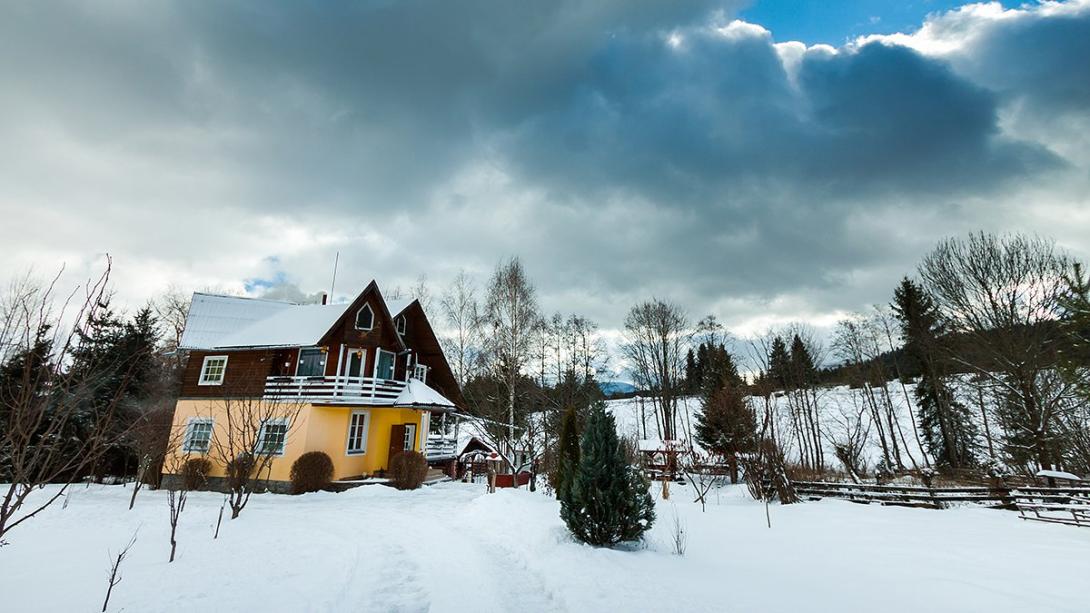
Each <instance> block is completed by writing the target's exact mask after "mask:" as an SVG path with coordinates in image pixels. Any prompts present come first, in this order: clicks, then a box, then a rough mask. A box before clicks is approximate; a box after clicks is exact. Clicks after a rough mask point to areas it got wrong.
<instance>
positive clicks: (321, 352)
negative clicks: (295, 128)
mask: <svg viewBox="0 0 1090 613" xmlns="http://www.w3.org/2000/svg"><path fill="white" fill-rule="evenodd" d="M181 347H182V348H183V349H186V350H188V352H189V359H188V363H187V366H186V369H185V372H184V375H183V380H182V389H181V396H180V398H179V400H178V403H177V405H176V407H175V411H174V428H175V432H174V434H175V440H181V441H182V443H181V445H180V449H179V450H178V453H184V454H185V455H186V456H194V455H196V456H200V455H208V456H209V459H212V460H214V459H215V456H216V454H215V453H211V452H212V451H213V447H215V446H216V445H217V440H222V439H224V438H226V437H228V436H229V434H228V430H229V427H230V425H229V424H228V423H227V414H228V411H227V407H228V406H232V403H233V405H234V406H238V405H239V404H240V403H242V402H247V403H251V404H258V405H259V406H266V407H268V406H274V405H275V406H288V405H291V406H292V409H293V410H292V413H295V412H297V416H296V417H295V419H294V421H293V423H284V421H283V420H278V419H272V418H268V417H266V418H265V419H264V420H263V423H261V424H260V433H259V441H258V445H257V448H258V449H259V450H263V451H268V452H270V453H271V454H272V456H273V459H272V462H271V467H270V469H269V471H268V479H269V481H270V488H271V489H283V488H284V487H286V485H287V483H288V481H289V475H290V471H291V465H292V463H293V462H294V461H295V460H296V459H297V458H298V457H299V456H300V455H302V454H303V453H306V452H308V451H323V452H325V453H326V454H328V455H329V457H330V458H331V459H332V460H333V465H334V479H345V478H353V477H358V476H366V475H373V474H375V473H380V472H381V471H384V470H386V469H387V468H389V465H390V459H391V458H393V457H394V456H395V455H397V454H398V453H401V452H402V451H404V450H415V451H420V452H423V453H425V454H426V455H427V452H428V449H427V446H428V442H429V436H428V433H429V423H430V422H431V420H432V416H433V415H442V414H444V413H447V412H452V411H454V410H455V409H456V408H457V407H458V406H460V405H462V404H463V402H462V396H461V392H460V390H459V388H458V385H457V383H456V380H455V378H454V375H453V373H452V372H451V370H450V366H449V365H448V363H447V360H446V358H445V357H444V355H443V351H442V349H441V347H440V345H439V341H438V339H437V338H436V336H435V333H434V331H433V330H432V327H431V324H430V323H429V322H428V318H427V316H426V315H425V313H424V310H423V308H422V307H421V305H420V303H419V302H418V301H416V300H385V299H384V298H383V296H382V294H381V293H380V291H379V289H378V286H377V284H376V283H375V282H374V281H372V282H371V283H370V284H369V285H368V286H367V287H366V288H365V289H364V290H363V291H362V292H361V293H360V294H359V295H358V296H357V297H356V298H355V299H354V300H352V301H351V302H348V303H345V304H320V305H299V304H293V303H289V302H280V301H272V300H262V299H253V298H239V297H234V296H219V295H212V294H205V293H196V294H194V295H193V302H192V304H191V307H190V311H189V316H188V318H187V321H186V327H185V332H184V334H183V335H182V340H181ZM266 414H267V415H271V414H272V412H266ZM235 419H236V421H237V417H236V418H235ZM265 422H267V423H265ZM235 427H237V424H236V425H235ZM221 455H222V454H221ZM440 455H442V454H440ZM449 455H450V456H451V458H453V449H451V451H450V452H449ZM436 459H447V458H436ZM175 464H177V463H175ZM168 465H169V463H168ZM223 475H224V467H223V466H214V467H213V472H212V473H211V476H212V477H213V478H216V477H222V476H223Z"/></svg>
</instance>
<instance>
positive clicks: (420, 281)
mask: <svg viewBox="0 0 1090 613" xmlns="http://www.w3.org/2000/svg"><path fill="white" fill-rule="evenodd" d="M411 294H412V297H413V298H414V299H416V301H417V302H419V303H420V306H421V308H423V309H424V312H425V313H428V312H430V311H431V304H432V295H431V287H430V286H429V285H428V275H426V274H422V275H420V276H419V277H417V279H416V283H415V284H414V285H413V287H412V290H411Z"/></svg>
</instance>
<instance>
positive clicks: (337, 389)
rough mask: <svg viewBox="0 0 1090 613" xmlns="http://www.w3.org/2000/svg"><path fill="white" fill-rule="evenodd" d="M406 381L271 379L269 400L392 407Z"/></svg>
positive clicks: (315, 378)
mask: <svg viewBox="0 0 1090 613" xmlns="http://www.w3.org/2000/svg"><path fill="white" fill-rule="evenodd" d="M405 385H406V384H405V382H404V381H394V380H392V379H375V378H372V377H269V378H268V379H266V380H265V398H266V399H268V400H277V401H283V402H295V401H298V402H321V403H330V404H360V405H374V406H382V405H392V404H394V402H395V401H396V400H397V397H398V395H400V394H401V392H402V391H403V390H404V389H405Z"/></svg>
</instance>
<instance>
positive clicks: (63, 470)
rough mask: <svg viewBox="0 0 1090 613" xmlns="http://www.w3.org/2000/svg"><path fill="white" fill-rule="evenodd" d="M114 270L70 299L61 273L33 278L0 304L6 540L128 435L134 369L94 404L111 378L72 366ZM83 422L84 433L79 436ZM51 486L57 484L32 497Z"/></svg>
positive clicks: (0, 519) (0, 452) (1, 522)
mask: <svg viewBox="0 0 1090 613" xmlns="http://www.w3.org/2000/svg"><path fill="white" fill-rule="evenodd" d="M109 275H110V260H109V258H108V257H107V263H106V269H105V271H104V272H103V273H102V274H101V275H100V276H99V277H98V278H96V279H91V280H89V281H88V282H87V283H86V284H84V285H82V286H81V287H79V288H77V289H76V290H74V291H73V292H72V293H71V294H69V295H68V296H67V297H64V296H58V295H57V294H56V286H57V282H58V279H59V277H60V274H58V275H57V277H54V278H53V280H52V281H51V282H50V283H48V284H46V285H44V286H43V285H39V284H38V283H36V282H34V281H33V280H32V279H31V278H30V277H29V275H28V276H26V277H24V278H23V279H21V280H18V281H16V282H15V283H13V284H12V285H11V287H10V288H9V290H8V292H7V293H6V295H5V296H4V297H3V302H2V304H0V364H3V365H4V372H3V376H2V377H0V482H6V483H7V485H5V486H3V492H4V493H3V498H2V499H0V542H2V539H3V537H4V536H5V535H7V533H8V532H10V531H11V530H12V529H14V528H15V527H16V526H18V525H20V524H22V523H23V522H25V521H27V520H29V519H30V518H32V517H34V516H35V515H37V514H38V513H40V512H41V511H43V510H44V509H46V508H47V507H49V505H51V504H53V502H55V501H56V500H57V499H59V498H61V497H62V496H64V495H65V493H66V491H67V489H68V487H69V485H71V483H72V482H73V481H74V480H77V479H79V478H81V477H82V476H83V475H84V474H85V473H86V472H87V471H88V470H90V469H91V468H92V467H94V466H95V465H96V463H97V462H98V461H99V459H100V458H101V457H102V456H103V455H104V454H105V453H106V452H107V451H108V450H109V449H110V448H111V447H112V446H113V445H114V444H115V443H116V442H117V441H118V440H119V438H120V437H122V436H124V434H125V432H124V431H123V430H121V429H119V428H117V427H115V423H114V422H115V416H116V414H117V411H118V404H119V402H120V401H121V399H122V397H123V395H124V392H125V389H126V387H127V385H128V381H129V380H130V375H131V371H126V370H125V369H124V368H122V369H121V370H120V373H121V374H120V378H121V381H120V383H119V385H118V386H117V393H116V394H115V395H114V396H113V397H111V398H108V399H106V400H104V401H103V402H101V403H96V404H95V405H93V406H91V407H90V408H89V409H88V406H87V402H86V400H87V398H89V397H90V396H91V391H92V390H93V389H94V388H95V386H97V385H100V383H101V382H100V379H101V378H102V377H104V376H105V375H104V374H102V373H99V372H97V371H95V370H94V369H84V370H80V371H78V372H73V371H72V370H70V369H68V368H67V366H68V365H69V363H70V362H71V357H72V355H73V351H74V349H75V347H76V345H77V343H78V339H79V338H80V335H81V332H85V331H86V330H87V328H88V325H89V322H90V321H91V320H92V319H93V318H94V317H95V315H96V314H97V312H98V310H99V309H100V308H101V307H102V305H103V304H104V298H105V297H106V291H107V290H106V288H107V284H108V280H109ZM57 302H60V305H59V306H58V305H57ZM111 367H116V365H111ZM113 372H116V371H113ZM77 427H78V428H79V431H80V436H73V435H72V433H73V431H75V430H76V429H77ZM47 484H56V485H57V486H58V487H55V488H53V489H51V490H49V491H48V492H46V493H45V494H44V495H43V497H40V498H37V499H35V500H33V502H31V501H30V497H31V494H32V493H33V492H35V491H37V490H40V489H42V488H43V487H44V486H46V485H47Z"/></svg>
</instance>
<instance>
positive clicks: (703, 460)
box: [678, 450, 727, 513]
mask: <svg viewBox="0 0 1090 613" xmlns="http://www.w3.org/2000/svg"><path fill="white" fill-rule="evenodd" d="M726 466H727V459H726V458H725V457H724V456H723V455H722V454H719V453H713V452H700V451H696V450H689V451H688V452H687V453H685V454H683V455H682V456H681V458H680V461H679V462H678V467H679V468H680V469H681V474H682V475H684V476H685V480H686V481H688V482H689V484H690V485H692V487H693V491H694V492H695V493H696V500H694V501H693V502H699V503H700V512H701V513H703V512H705V511H706V510H707V508H708V493H709V492H711V491H712V489H713V488H716V487H719V486H720V485H721V484H722V483H723V481H724V480H725V477H726V475H725V474H724V473H723V470H724V468H725V467H726Z"/></svg>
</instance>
